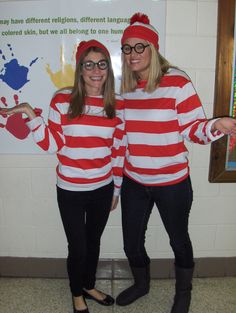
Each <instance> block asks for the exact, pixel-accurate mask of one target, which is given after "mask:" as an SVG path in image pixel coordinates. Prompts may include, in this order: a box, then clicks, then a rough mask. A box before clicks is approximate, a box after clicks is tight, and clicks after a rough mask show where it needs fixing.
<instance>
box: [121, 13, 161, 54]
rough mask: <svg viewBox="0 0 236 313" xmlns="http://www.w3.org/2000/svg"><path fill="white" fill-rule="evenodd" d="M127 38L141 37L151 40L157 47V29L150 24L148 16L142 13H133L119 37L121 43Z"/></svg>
mask: <svg viewBox="0 0 236 313" xmlns="http://www.w3.org/2000/svg"><path fill="white" fill-rule="evenodd" d="M128 38H141V39H144V40H147V41H149V42H151V43H152V44H153V45H154V46H155V47H156V48H157V49H159V43H158V41H159V36H158V31H157V30H156V29H155V28H154V27H153V26H152V25H151V24H150V21H149V18H148V16H147V15H145V14H143V13H135V14H134V15H133V16H132V17H131V19H130V25H129V26H128V27H127V28H126V29H125V30H124V33H123V36H122V38H121V44H122V45H123V44H124V43H125V41H126V39H128Z"/></svg>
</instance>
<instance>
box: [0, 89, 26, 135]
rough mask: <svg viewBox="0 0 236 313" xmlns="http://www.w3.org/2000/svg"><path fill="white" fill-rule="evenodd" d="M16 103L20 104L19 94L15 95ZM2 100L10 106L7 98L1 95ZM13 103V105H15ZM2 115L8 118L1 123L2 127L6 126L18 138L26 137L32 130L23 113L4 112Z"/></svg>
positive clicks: (0, 126)
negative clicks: (4, 122)
mask: <svg viewBox="0 0 236 313" xmlns="http://www.w3.org/2000/svg"><path fill="white" fill-rule="evenodd" d="M13 99H14V105H18V104H19V99H18V96H17V95H14V96H13ZM1 102H2V104H3V105H4V106H5V107H8V104H7V100H6V98H5V97H1ZM14 105H13V106H14ZM2 117H3V118H5V119H6V124H2V123H0V128H5V129H6V130H7V131H8V132H9V133H10V134H12V135H13V136H14V137H16V138H17V139H20V140H23V139H25V138H26V137H27V136H28V135H29V133H30V130H29V128H28V127H27V126H26V124H25V120H24V119H23V116H22V114H21V113H18V114H13V115H10V116H7V115H6V114H2Z"/></svg>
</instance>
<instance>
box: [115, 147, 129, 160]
mask: <svg viewBox="0 0 236 313" xmlns="http://www.w3.org/2000/svg"><path fill="white" fill-rule="evenodd" d="M125 151H126V147H125V146H120V147H119V148H118V149H115V148H112V156H113V157H114V158H115V157H117V156H121V157H123V156H124V155H125Z"/></svg>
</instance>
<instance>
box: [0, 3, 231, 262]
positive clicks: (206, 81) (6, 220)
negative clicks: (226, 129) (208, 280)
mask: <svg viewBox="0 0 236 313" xmlns="http://www.w3.org/2000/svg"><path fill="white" fill-rule="evenodd" d="M0 1H2V0H0ZM166 26H167V28H166V57H167V59H168V60H169V61H171V62H172V63H173V64H175V65H178V66H179V67H181V68H183V69H184V70H186V71H187V73H188V74H189V75H190V77H191V78H192V80H193V82H194V85H195V87H196V89H197V91H198V93H199V96H200V98H201V100H202V102H203V104H204V107H205V111H206V114H207V116H208V117H211V116H212V111H213V95H214V75H215V57H216V28H217V0H205V1H204V0H186V1H178V0H167V25H166ZM188 148H189V151H190V166H191V177H192V182H193V188H194V203H193V207H192V211H191V217H190V234H191V237H192V242H193V246H194V251H195V257H209V256H210V257H217V256H222V257H223V256H236V240H235V238H236V206H235V203H236V192H235V190H236V184H235V183H234V184H226V183H223V184H210V183H209V182H208V167H209V156H210V146H198V145H188ZM55 166H56V157H54V156H47V155H40V156H37V155H0V256H21V257H65V256H66V240H65V236H64V232H63V228H62V223H61V220H60V216H59V212H58V209H57V203H56V193H55ZM147 249H148V251H149V254H150V256H151V257H152V258H166V257H168V258H169V257H172V252H171V250H170V248H169V244H168V238H167V236H166V233H165V231H164V229H163V226H162V224H161V221H160V218H159V215H158V213H157V210H156V208H155V209H154V210H153V213H152V216H151V219H150V223H149V228H148V233H147ZM101 257H102V258H124V257H125V256H124V254H123V251H122V234H121V223H120V208H118V209H117V210H116V211H115V212H112V213H111V216H110V219H109V222H108V225H107V228H106V230H105V232H104V235H103V240H102V249H101Z"/></svg>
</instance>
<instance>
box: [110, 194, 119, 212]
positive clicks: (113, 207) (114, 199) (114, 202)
mask: <svg viewBox="0 0 236 313" xmlns="http://www.w3.org/2000/svg"><path fill="white" fill-rule="evenodd" d="M118 202H119V196H113V198H112V203H111V211H113V210H115V209H116V207H117V204H118Z"/></svg>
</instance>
